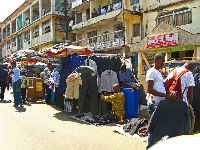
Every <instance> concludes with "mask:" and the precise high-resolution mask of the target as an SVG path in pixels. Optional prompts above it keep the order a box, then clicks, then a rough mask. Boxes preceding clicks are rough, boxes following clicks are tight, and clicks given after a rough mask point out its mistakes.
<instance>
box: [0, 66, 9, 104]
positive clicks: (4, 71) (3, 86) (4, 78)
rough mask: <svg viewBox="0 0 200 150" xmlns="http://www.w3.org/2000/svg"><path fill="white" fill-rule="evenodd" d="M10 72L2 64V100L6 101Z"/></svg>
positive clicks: (0, 77) (0, 95) (0, 70)
mask: <svg viewBox="0 0 200 150" xmlns="http://www.w3.org/2000/svg"><path fill="white" fill-rule="evenodd" d="M7 78H8V71H7V70H5V69H4V66H3V64H2V63H0V87H1V94H0V98H1V100H4V93H5V89H6V85H7Z"/></svg>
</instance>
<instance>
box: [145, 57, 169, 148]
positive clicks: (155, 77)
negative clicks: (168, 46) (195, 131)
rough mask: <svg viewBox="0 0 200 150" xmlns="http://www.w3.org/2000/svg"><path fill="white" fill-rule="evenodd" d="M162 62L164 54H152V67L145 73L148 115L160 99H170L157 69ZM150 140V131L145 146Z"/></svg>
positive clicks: (151, 138) (161, 65)
mask: <svg viewBox="0 0 200 150" xmlns="http://www.w3.org/2000/svg"><path fill="white" fill-rule="evenodd" d="M164 62H165V55H164V54H156V55H155V56H154V67H152V68H151V69H149V70H148V71H147V74H146V81H147V92H148V94H147V100H148V111H149V115H150V116H151V115H152V113H153V112H154V111H155V109H156V107H157V106H158V104H159V103H160V101H162V100H165V98H166V99H172V97H171V95H169V94H166V90H165V86H164V79H163V76H162V74H161V72H160V71H159V70H160V69H162V67H163V65H164ZM152 140H153V136H152V133H148V144H147V147H148V146H149V144H150V143H151V142H152Z"/></svg>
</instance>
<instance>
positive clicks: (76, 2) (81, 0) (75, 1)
mask: <svg viewBox="0 0 200 150" xmlns="http://www.w3.org/2000/svg"><path fill="white" fill-rule="evenodd" d="M87 1H89V0H73V1H72V9H73V8H75V7H78V6H80V5H82V4H83V3H84V2H87Z"/></svg>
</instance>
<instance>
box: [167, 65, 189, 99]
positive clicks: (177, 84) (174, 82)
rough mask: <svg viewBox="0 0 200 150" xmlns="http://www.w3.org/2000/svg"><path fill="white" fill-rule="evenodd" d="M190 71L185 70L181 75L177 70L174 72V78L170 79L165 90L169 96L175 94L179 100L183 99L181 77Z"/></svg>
mask: <svg viewBox="0 0 200 150" xmlns="http://www.w3.org/2000/svg"><path fill="white" fill-rule="evenodd" d="M188 71H189V70H187V69H185V70H183V71H182V72H181V73H180V74H177V69H174V70H173V77H172V78H170V79H169V80H168V81H167V83H166V84H165V89H166V91H167V93H169V94H175V95H176V97H177V99H183V93H184V92H185V89H184V91H183V92H182V89H181V78H180V77H181V76H182V75H184V74H185V73H186V72H188Z"/></svg>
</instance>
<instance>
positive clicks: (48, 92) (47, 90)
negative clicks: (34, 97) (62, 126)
mask: <svg viewBox="0 0 200 150" xmlns="http://www.w3.org/2000/svg"><path fill="white" fill-rule="evenodd" d="M51 72H52V63H48V64H47V67H46V68H45V69H44V71H43V80H44V87H45V101H46V103H47V104H50V97H51V89H50V88H49V84H48V80H49V78H50V75H51Z"/></svg>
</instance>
